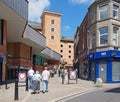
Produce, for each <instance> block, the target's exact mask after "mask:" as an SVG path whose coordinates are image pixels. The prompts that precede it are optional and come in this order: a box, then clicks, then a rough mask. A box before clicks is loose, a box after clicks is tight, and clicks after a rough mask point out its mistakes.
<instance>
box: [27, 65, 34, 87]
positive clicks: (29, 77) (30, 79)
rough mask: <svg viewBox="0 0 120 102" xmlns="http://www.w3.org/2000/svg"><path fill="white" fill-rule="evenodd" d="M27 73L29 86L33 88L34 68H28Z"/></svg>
mask: <svg viewBox="0 0 120 102" xmlns="http://www.w3.org/2000/svg"><path fill="white" fill-rule="evenodd" d="M27 74H28V75H27V76H28V80H29V84H28V85H29V86H28V88H29V89H32V77H33V74H34V70H33V68H32V67H31V68H30V69H29V70H28V73H27Z"/></svg>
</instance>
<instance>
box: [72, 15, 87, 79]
mask: <svg viewBox="0 0 120 102" xmlns="http://www.w3.org/2000/svg"><path fill="white" fill-rule="evenodd" d="M87 33H88V14H86V16H85V18H84V20H83V21H82V23H81V25H80V26H79V27H78V28H77V30H76V33H75V36H74V50H75V51H74V66H75V68H76V69H77V70H78V77H79V78H84V79H86V78H87V59H86V55H87V52H88V48H87Z"/></svg>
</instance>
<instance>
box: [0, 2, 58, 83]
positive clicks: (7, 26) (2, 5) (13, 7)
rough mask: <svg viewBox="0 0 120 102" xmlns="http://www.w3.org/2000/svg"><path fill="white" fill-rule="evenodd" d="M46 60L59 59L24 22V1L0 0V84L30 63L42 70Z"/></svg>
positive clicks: (56, 60)
mask: <svg viewBox="0 0 120 102" xmlns="http://www.w3.org/2000/svg"><path fill="white" fill-rule="evenodd" d="M21 7H22V8H21ZM50 60H52V61H55V62H59V61H60V54H58V53H57V52H55V51H54V50H52V49H50V48H48V47H47V46H46V37H45V36H44V35H43V34H41V33H40V32H38V31H36V30H35V29H33V27H31V26H30V25H29V24H28V1H27V0H14V1H11V0H0V84H3V83H4V82H5V81H6V80H7V81H12V80H13V81H14V80H15V79H16V78H17V76H16V75H17V73H16V72H24V73H26V71H27V70H28V69H29V68H30V67H31V66H32V67H33V68H34V69H35V70H38V71H42V68H43V64H44V63H45V62H48V61H50Z"/></svg>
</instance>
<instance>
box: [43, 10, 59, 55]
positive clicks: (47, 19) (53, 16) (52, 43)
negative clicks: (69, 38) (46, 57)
mask: <svg viewBox="0 0 120 102" xmlns="http://www.w3.org/2000/svg"><path fill="white" fill-rule="evenodd" d="M41 25H42V33H43V34H44V35H45V37H46V45H47V46H48V47H49V48H51V49H52V50H54V51H56V52H57V53H60V34H61V14H60V13H56V12H50V11H44V12H43V13H42V16H41Z"/></svg>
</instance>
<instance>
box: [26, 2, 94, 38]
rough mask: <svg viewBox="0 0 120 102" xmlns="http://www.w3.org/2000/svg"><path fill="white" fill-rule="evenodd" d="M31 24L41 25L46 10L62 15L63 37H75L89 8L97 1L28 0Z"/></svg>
mask: <svg viewBox="0 0 120 102" xmlns="http://www.w3.org/2000/svg"><path fill="white" fill-rule="evenodd" d="M28 1H29V16H28V19H29V21H31V22H37V23H40V22H41V19H40V16H41V14H42V12H43V11H44V10H47V11H53V12H57V13H61V14H62V16H61V35H63V36H66V37H74V34H75V32H76V29H77V27H78V26H80V24H81V22H82V21H83V19H84V17H85V15H86V13H87V11H88V7H89V6H90V5H91V4H92V2H93V1H95V0H28Z"/></svg>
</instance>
